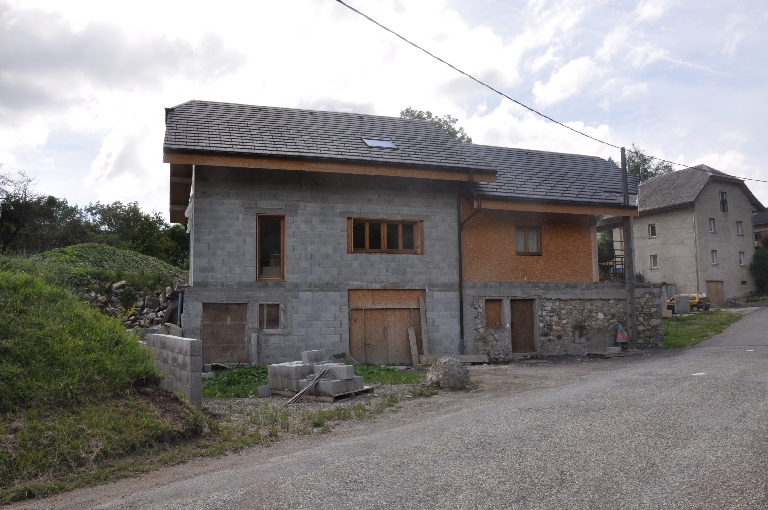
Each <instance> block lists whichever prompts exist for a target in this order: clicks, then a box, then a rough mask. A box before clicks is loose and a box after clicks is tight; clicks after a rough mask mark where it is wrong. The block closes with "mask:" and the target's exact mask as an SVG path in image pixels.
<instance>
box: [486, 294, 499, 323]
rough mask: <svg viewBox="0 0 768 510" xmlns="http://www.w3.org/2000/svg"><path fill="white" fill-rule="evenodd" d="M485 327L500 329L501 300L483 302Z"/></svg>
mask: <svg viewBox="0 0 768 510" xmlns="http://www.w3.org/2000/svg"><path fill="white" fill-rule="evenodd" d="M485 325H486V326H487V327H489V328H500V327H501V299H486V300H485Z"/></svg>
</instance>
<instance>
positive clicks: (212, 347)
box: [202, 303, 250, 363]
mask: <svg viewBox="0 0 768 510" xmlns="http://www.w3.org/2000/svg"><path fill="white" fill-rule="evenodd" d="M247 325H248V304H247V303H203V331H202V337H203V363H250V358H249V356H248V344H247V342H246V337H245V332H246V327H247Z"/></svg>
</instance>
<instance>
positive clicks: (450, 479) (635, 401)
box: [20, 309, 768, 509]
mask: <svg viewBox="0 0 768 510" xmlns="http://www.w3.org/2000/svg"><path fill="white" fill-rule="evenodd" d="M766 324H768V309H763V310H761V311H759V312H755V313H752V314H750V315H748V316H746V317H745V318H744V319H742V320H741V321H740V322H738V323H736V324H735V325H734V326H732V327H730V328H729V329H728V330H726V331H725V332H724V333H723V334H721V335H718V336H717V337H714V338H712V339H710V340H709V341H707V342H705V343H703V344H700V345H699V346H697V347H695V348H689V349H685V350H683V351H680V352H679V353H678V354H674V355H663V356H651V357H649V358H647V359H645V360H638V361H637V362H634V361H633V362H631V363H628V364H627V365H626V366H625V367H622V368H621V369H620V370H613V371H607V372H600V373H595V374H594V377H587V378H582V379H580V380H579V381H577V382H575V383H574V384H564V385H560V386H558V387H556V388H549V389H543V390H536V391H528V392H525V393H522V394H510V395H509V396H505V397H502V398H499V399H495V400H492V401H485V402H481V403H477V404H476V405H472V406H471V407H467V408H464V409H461V410H459V411H458V412H448V413H446V414H444V415H440V416H439V417H437V418H435V419H430V420H429V421H426V420H418V419H417V420H415V421H413V422H410V423H407V424H405V425H401V426H397V427H391V428H389V429H387V430H383V431H377V432H376V433H375V434H366V433H365V432H364V429H362V428H361V429H360V432H359V433H355V434H351V435H350V434H348V435H343V434H342V435H341V436H340V437H336V438H334V437H332V436H334V435H335V434H330V435H329V436H328V439H324V440H322V441H321V442H320V443H319V444H317V443H315V442H303V443H302V442H299V443H297V444H299V447H295V448H287V449H282V448H279V449H276V450H275V454H276V455H272V456H270V455H265V454H264V453H263V452H264V450H260V451H253V452H252V453H251V452H248V453H246V454H243V455H240V456H230V457H227V458H225V459H218V460H215V461H213V462H210V461H208V462H207V464H206V467H205V469H202V470H201V469H200V468H199V466H195V465H191V466H188V467H187V468H185V467H181V468H174V469H175V471H174V475H173V476H174V477H175V480H171V481H170V482H169V483H167V484H166V485H164V486H157V484H153V483H152V482H151V477H145V478H143V479H137V480H134V481H129V482H126V481H121V482H117V483H116V484H111V485H108V486H102V487H97V488H92V489H85V490H81V491H76V492H74V493H71V494H69V495H62V496H58V497H56V498H51V499H49V500H43V501H35V502H28V503H24V504H22V505H20V506H21V507H29V508H32V507H34V508H74V507H80V508H104V509H124V508H142V509H155V508H171V509H177V508H178V509H189V508H228V509H229V508H233V509H239V508H292V509H304V508H306V509H326V508H327V509H347V508H537V509H539V508H541V509H543V508H553V509H566V508H579V509H582V508H584V509H586V508H610V509H619V508H663V509H673V508H696V509H698V508H702V509H703V508H717V509H722V508H729V509H730V508H749V509H756V508H768V435H767V434H766V426H768V399H767V398H766V397H767V396H768V392H767V390H768V339H767V338H766V335H765V334H763V331H765V330H766ZM555 368H556V367H555ZM267 453H269V452H268V450H267ZM185 469H188V471H189V472H190V473H191V474H190V475H189V476H188V475H186V474H185Z"/></svg>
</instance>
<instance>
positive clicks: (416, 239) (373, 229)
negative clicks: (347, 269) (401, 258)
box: [347, 218, 422, 254]
mask: <svg viewBox="0 0 768 510" xmlns="http://www.w3.org/2000/svg"><path fill="white" fill-rule="evenodd" d="M347 221H348V226H347V229H348V231H347V251H348V252H349V253H410V254H421V253H422V250H421V246H422V242H421V240H422V234H421V233H422V222H420V221H412V220H367V219H359V218H348V219H347Z"/></svg>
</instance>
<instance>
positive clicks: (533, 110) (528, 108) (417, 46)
mask: <svg viewBox="0 0 768 510" xmlns="http://www.w3.org/2000/svg"><path fill="white" fill-rule="evenodd" d="M336 1H337V2H338V3H340V4H341V5H343V6H344V7H346V8H347V9H349V10H350V11H352V12H355V13H357V14H359V15H360V16H362V17H364V18H365V19H367V20H368V21H370V22H371V23H373V24H374V25H377V26H379V27H380V28H383V29H384V30H386V31H387V32H389V33H390V34H392V35H394V36H395V37H397V38H398V39H401V40H402V41H404V42H406V43H408V44H410V45H411V46H413V47H414V48H416V49H417V50H420V51H422V52H424V53H426V54H427V55H429V56H430V57H432V58H433V59H435V60H437V61H438V62H441V63H443V64H445V65H446V66H448V67H450V68H451V69H453V70H454V71H456V72H458V73H460V74H463V75H464V76H466V77H467V78H469V79H470V80H472V81H474V82H476V83H478V84H479V85H482V86H483V87H485V88H487V89H488V90H491V91H492V92H495V93H496V94H498V95H500V96H502V97H504V98H506V99H509V100H510V101H512V102H513V103H515V104H517V105H519V106H522V107H523V108H525V109H526V110H528V111H530V112H532V113H535V114H536V115H539V116H540V117H543V118H545V119H547V120H548V121H550V122H554V123H555V124H557V125H559V126H562V127H564V128H566V129H570V130H571V131H573V132H574V133H577V134H579V135H581V136H585V137H587V138H589V139H591V140H594V141H596V142H598V143H602V144H604V145H607V146H609V147H613V148H614V149H621V147H619V146H618V145H614V144H612V143H610V142H606V141H605V140H600V139H599V138H595V137H594V136H591V135H588V134H587V133H584V132H583V131H579V130H578V129H574V128H572V127H570V126H567V125H565V124H563V123H562V122H559V121H557V120H555V119H553V118H552V117H550V116H548V115H545V114H543V113H541V112H540V111H538V110H535V109H534V108H531V107H530V106H528V105H526V104H523V103H521V102H520V101H518V100H517V99H514V98H512V97H509V96H508V95H507V94H505V93H504V92H501V91H500V90H498V89H495V88H494V87H492V86H490V85H488V84H487V83H485V82H484V81H482V80H479V79H477V78H475V77H474V76H472V75H471V74H469V73H467V72H465V71H462V70H461V69H459V68H458V67H456V66H455V65H453V64H451V63H450V62H447V61H445V60H443V59H442V58H440V57H438V56H437V55H435V54H433V53H431V52H429V51H427V50H426V49H424V48H422V47H421V46H419V45H418V44H416V43H414V42H411V41H410V40H408V39H406V38H405V37H403V36H402V35H400V34H398V33H397V32H395V31H394V30H392V29H390V28H388V27H386V26H384V25H382V24H381V23H379V22H378V21H376V20H375V19H373V18H371V17H370V16H368V15H367V14H365V13H363V12H360V11H359V10H357V9H355V8H354V7H352V6H351V5H349V4H347V3H345V2H344V1H343V0H336ZM632 152H634V151H632ZM644 156H645V157H647V158H651V159H655V160H656V161H660V162H662V163H668V164H670V165H677V166H682V167H683V169H685V168H691V167H690V166H689V165H686V164H684V163H676V162H674V161H668V160H666V159H662V158H657V157H656V156H650V155H647V154H644ZM739 179H744V180H748V181H757V182H768V181H764V180H762V179H752V178H749V177H739Z"/></svg>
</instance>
